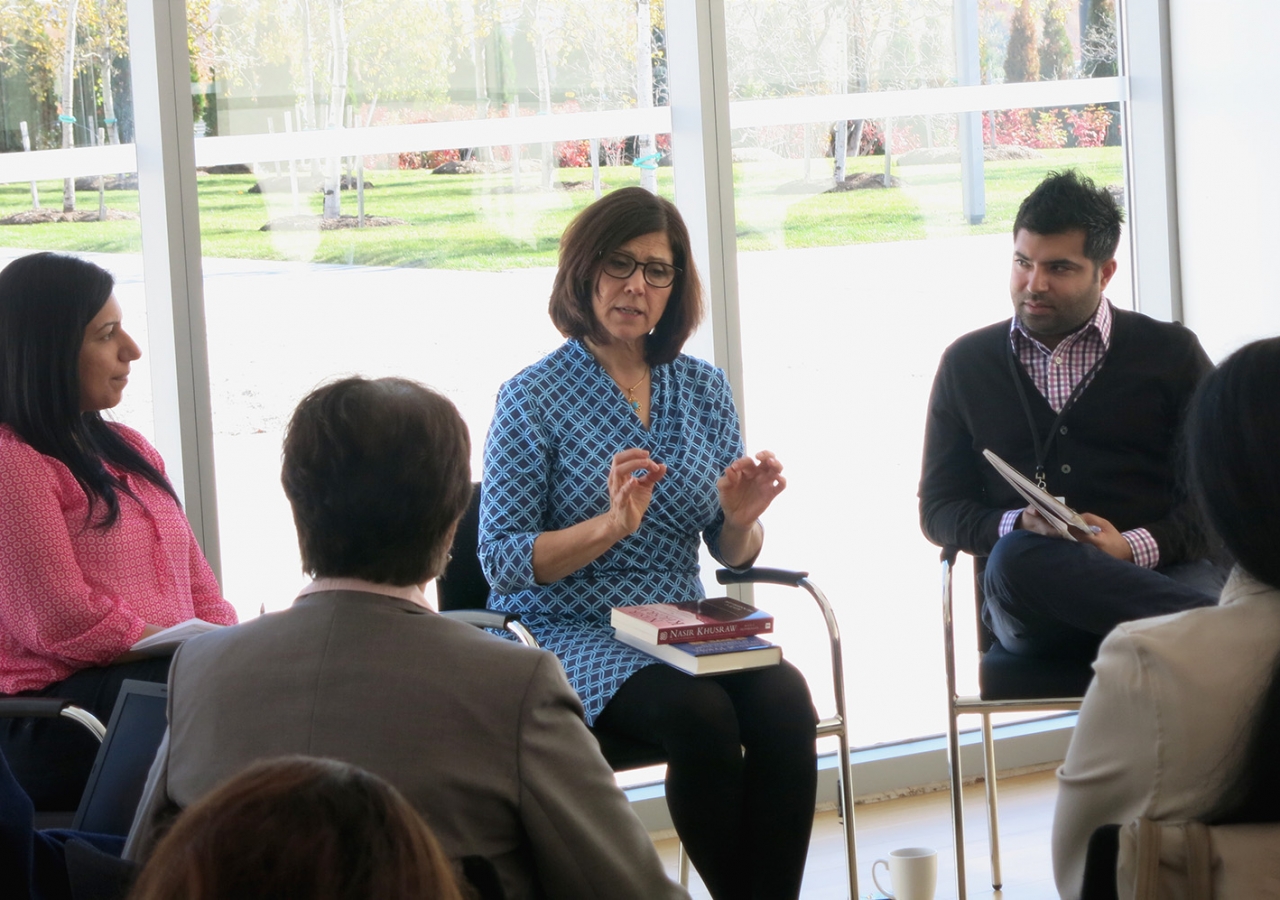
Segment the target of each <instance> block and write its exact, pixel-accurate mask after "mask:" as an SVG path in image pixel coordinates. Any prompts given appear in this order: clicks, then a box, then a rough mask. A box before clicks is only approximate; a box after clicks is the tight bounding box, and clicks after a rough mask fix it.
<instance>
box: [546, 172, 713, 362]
mask: <svg viewBox="0 0 1280 900" xmlns="http://www.w3.org/2000/svg"><path fill="white" fill-rule="evenodd" d="M655 232H662V233H663V234H665V235H666V236H667V240H668V241H669V242H670V244H671V256H672V260H671V261H672V262H673V263H674V264H675V266H676V268H677V269H679V270H680V271H679V272H677V273H676V280H675V283H674V284H672V286H671V297H670V298H669V299H668V300H667V308H666V310H665V311H664V312H663V314H662V318H661V319H660V320H659V321H658V324H657V326H656V327H655V328H654V329H653V332H652V333H650V334H649V335H648V337H647V338H646V339H645V360H646V362H648V363H649V364H650V365H661V364H662V363H669V362H671V361H672V360H673V359H675V358H676V356H677V355H679V353H680V348H681V347H683V346H684V342H685V341H686V340H688V339H689V335H691V334H693V332H694V329H696V328H697V327H698V323H699V322H700V321H702V282H701V280H700V279H699V278H698V272H697V269H696V268H695V267H694V264H693V251H692V249H691V248H690V245H689V230H688V229H687V228H685V225H684V219H682V218H681V217H680V211H679V210H677V209H676V207H675V204H673V203H672V202H671V201H670V200H666V199H664V198H662V197H659V196H657V195H655V194H651V193H649V192H648V191H646V190H645V189H644V188H638V187H635V188H622V189H621V190H617V191H613V192H612V193H609V194H605V195H604V196H603V197H601V198H600V199H599V200H597V201H596V202H595V203H592V204H591V205H590V206H588V207H587V208H586V209H584V210H583V211H582V212H580V213H578V215H577V217H575V218H574V220H573V221H572V222H570V223H569V227H568V228H566V229H565V231H564V235H563V236H562V237H561V238H560V266H559V268H558V269H556V278H555V282H554V283H553V284H552V287H551V303H550V312H551V321H552V322H553V323H555V326H556V328H558V329H559V330H560V333H561V334H563V335H564V336H565V337H571V338H584V337H585V338H591V339H593V340H596V341H602V340H603V339H604V338H605V337H606V336H605V334H604V327H603V326H602V325H601V324H600V321H599V320H598V319H597V318H596V314H595V309H594V308H593V307H592V299H593V298H594V295H595V290H596V280H597V279H598V278H599V277H600V266H601V264H602V262H603V260H604V258H605V257H606V256H607V255H608V254H610V253H612V252H613V251H615V250H617V249H618V248H619V247H621V246H622V245H623V244H625V243H626V242H627V241H630V240H632V239H633V238H638V237H640V236H641V235H645V234H653V233H655Z"/></svg>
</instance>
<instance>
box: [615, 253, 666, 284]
mask: <svg viewBox="0 0 1280 900" xmlns="http://www.w3.org/2000/svg"><path fill="white" fill-rule="evenodd" d="M637 266H639V267H640V269H641V270H642V271H643V272H644V280H645V283H646V284H649V285H650V286H652V287H656V288H664V287H671V285H672V283H673V282H674V281H675V280H676V273H677V272H679V271H680V269H678V268H677V267H675V266H673V265H671V263H664V262H647V263H642V262H640V260H638V259H636V258H635V257H634V256H628V255H627V254H626V253H623V252H622V251H621V250H615V251H614V252H613V253H610V254H609V255H608V256H606V257H605V258H604V266H603V267H602V269H603V271H604V274H606V275H608V276H609V277H610V278H630V277H631V273H632V272H634V271H635V270H636V267H637Z"/></svg>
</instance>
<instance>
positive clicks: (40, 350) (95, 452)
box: [0, 253, 178, 528]
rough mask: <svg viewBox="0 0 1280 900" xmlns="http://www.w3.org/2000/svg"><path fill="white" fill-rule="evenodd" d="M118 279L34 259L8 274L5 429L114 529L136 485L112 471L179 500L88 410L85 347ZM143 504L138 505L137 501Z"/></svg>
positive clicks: (61, 261) (2, 320)
mask: <svg viewBox="0 0 1280 900" xmlns="http://www.w3.org/2000/svg"><path fill="white" fill-rule="evenodd" d="M114 287H115V279H113V278H112V277H111V273H109V272H107V271H106V270H105V269H103V268H101V267H100V266H96V265H94V264H93V263H91V262H88V261H87V260H83V259H78V258H76V257H74V256H63V255H61V254H57V253H32V254H30V255H29V256H23V257H21V258H19V259H15V260H14V261H13V262H11V263H9V265H7V266H5V267H4V269H3V271H0V423H3V424H5V425H8V426H9V427H10V428H12V429H13V430H14V431H15V432H16V433H17V434H18V436H19V437H21V438H22V439H23V440H24V441H26V442H27V443H28V444H30V445H31V446H32V447H33V448H34V449H35V450H37V451H38V452H40V453H43V454H44V455H45V456H51V457H53V458H54V459H56V460H58V462H60V463H62V464H63V465H64V466H66V467H67V468H68V469H70V470H71V474H72V475H73V476H75V479H76V481H77V482H78V483H79V485H80V487H81V488H82V489H83V490H84V492H85V495H86V496H87V497H88V499H89V519H90V521H93V519H94V512H95V508H96V507H97V506H98V504H99V503H101V504H102V506H103V507H105V512H104V513H103V514H102V515H101V516H100V517H98V518H97V520H96V521H94V522H93V525H94V527H96V528H110V527H111V526H112V525H114V524H115V521H116V519H117V518H118V517H119V515H120V499H119V494H120V493H121V492H123V493H125V494H127V495H129V496H131V497H132V496H133V493H132V491H130V490H129V488H128V486H127V485H126V484H125V483H124V482H123V481H121V480H120V479H119V478H117V477H116V476H115V475H112V474H111V473H110V472H109V471H107V467H106V466H107V464H108V463H110V464H111V465H112V466H114V467H115V468H116V469H119V470H122V471H125V472H130V473H133V474H135V475H138V476H140V477H142V478H145V479H146V480H147V481H150V482H151V483H152V484H154V485H156V486H157V487H159V488H160V489H161V490H163V491H165V492H166V493H167V494H169V496H171V497H173V499H174V500H175V501H177V499H178V496H177V494H175V493H174V491H173V487H172V486H171V485H170V484H169V481H168V479H166V478H165V477H164V475H162V474H161V473H160V471H159V470H158V469H156V467H155V466H153V465H152V464H151V463H150V462H148V461H147V460H146V459H145V458H144V457H143V456H142V454H141V453H139V452H138V451H137V450H135V449H134V448H133V446H132V445H130V444H129V443H128V442H127V441H126V440H125V439H124V438H123V437H121V436H120V433H119V432H118V431H117V430H116V429H114V428H112V427H111V426H110V425H109V424H107V422H105V421H104V420H103V418H102V416H101V414H99V413H97V412H81V411H80V347H81V345H82V344H83V343H84V330H85V328H86V327H88V325H89V323H90V322H91V321H93V317H94V316H96V315H97V314H98V312H99V311H100V310H101V309H102V307H103V305H104V304H105V303H106V302H107V299H108V298H109V297H110V296H111V291H112V289H113V288H114ZM135 499H136V498H135Z"/></svg>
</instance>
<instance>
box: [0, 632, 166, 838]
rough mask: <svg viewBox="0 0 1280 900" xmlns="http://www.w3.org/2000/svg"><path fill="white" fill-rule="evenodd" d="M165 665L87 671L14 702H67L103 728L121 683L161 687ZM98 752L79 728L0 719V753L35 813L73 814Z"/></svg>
mask: <svg viewBox="0 0 1280 900" xmlns="http://www.w3.org/2000/svg"><path fill="white" fill-rule="evenodd" d="M170 662H172V658H171V657H168V656H164V657H153V658H150V659H141V660H137V661H135V662H131V663H122V664H120V665H116V666H93V667H90V668H87V669H81V670H80V671H78V672H73V673H72V674H71V675H69V676H68V677H67V678H66V679H65V680H63V681H60V682H57V683H55V684H51V685H49V686H48V687H46V688H42V689H40V690H38V691H24V692H23V693H22V694H21V695H20V696H24V697H60V698H62V699H64V700H70V701H71V702H72V703H74V704H75V705H76V706H79V707H81V708H83V709H87V710H88V711H89V712H91V713H93V714H94V715H95V716H97V717H98V718H99V719H100V720H101V721H102V724H103V725H106V724H107V721H108V720H109V719H110V718H111V711H112V710H113V709H115V705H116V696H117V695H118V694H119V693H120V685H121V683H122V682H123V681H124V680H125V679H126V678H135V679H137V680H138V681H160V682H163V681H166V680H168V677H169V663H170ZM98 746H99V745H98V742H97V741H96V740H94V738H93V736H92V735H91V734H89V732H88V731H87V730H85V728H84V727H83V726H82V725H80V724H78V723H76V722H72V721H70V720H69V719H62V718H59V719H0V750H3V752H4V755H5V756H6V757H7V758H8V760H9V766H10V768H12V769H13V774H14V777H15V778H16V779H17V780H18V783H19V784H20V785H22V787H23V789H24V790H25V791H26V792H27V795H28V796H29V797H30V798H31V801H32V802H33V803H34V804H35V807H36V809H37V810H38V811H51V810H52V811H59V812H63V811H70V810H74V809H75V808H76V806H77V805H78V804H79V802H80V794H81V793H82V792H83V791H84V785H85V782H86V781H88V780H89V771H90V770H91V769H92V768H93V761H94V759H95V758H96V757H97V755H98Z"/></svg>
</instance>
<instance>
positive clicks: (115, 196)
mask: <svg viewBox="0 0 1280 900" xmlns="http://www.w3.org/2000/svg"><path fill="white" fill-rule="evenodd" d="M804 165H805V164H804V162H803V161H802V160H777V161H772V162H753V163H740V164H738V165H736V166H735V167H734V185H735V191H736V198H737V200H736V202H737V209H738V248H739V249H740V250H767V249H781V248H793V247H824V246H839V245H843V244H852V243H869V242H876V241H902V240H920V239H925V238H935V237H960V236H964V235H971V234H989V233H992V232H999V231H1005V230H1007V229H1008V228H1009V227H1010V226H1011V225H1012V223H1013V216H1014V213H1015V212H1016V211H1017V207H1018V203H1019V202H1020V201H1021V200H1022V198H1023V197H1024V196H1026V194H1027V193H1028V192H1029V191H1030V190H1031V189H1032V188H1033V187H1034V186H1035V184H1036V183H1037V182H1038V181H1039V180H1040V179H1041V178H1042V177H1043V176H1044V174H1045V172H1047V171H1049V170H1050V169H1060V168H1071V167H1074V168H1078V169H1079V170H1080V171H1081V172H1082V173H1083V174H1086V175H1089V176H1091V177H1093V178H1094V179H1095V180H1097V181H1099V183H1104V184H1105V183H1118V182H1120V181H1121V180H1122V178H1123V157H1122V154H1121V150H1120V148H1119V147H1104V148H1099V149H1095V150H1056V151H1045V152H1044V158H1043V159H1035V160H1018V161H1010V162H988V163H987V164H986V202H987V217H986V219H985V221H984V222H983V223H982V224H980V225H976V226H971V225H968V224H967V223H966V222H965V221H964V218H963V216H962V214H961V209H960V181H959V166H958V165H955V164H950V165H931V166H901V167H900V166H895V167H894V174H895V175H896V176H897V177H898V178H899V179H901V181H902V186H901V187H898V188H894V189H889V190H860V191H847V192H842V193H820V191H822V189H823V187H824V186H825V185H824V184H823V183H822V182H821V179H823V178H829V177H830V171H831V161H830V160H829V159H815V160H812V161H811V162H810V180H809V181H808V182H806V181H805V178H804ZM883 167H884V159H883V157H861V158H858V159H853V160H850V161H849V170H850V172H872V173H881V172H883ZM602 172H603V174H602V177H603V180H604V182H605V185H606V187H607V188H609V189H612V188H618V187H623V186H626V185H631V184H638V183H639V171H638V170H636V169H633V168H630V167H621V168H606V169H604V170H602ZM555 174H556V177H557V179H559V180H560V181H565V182H567V181H585V182H586V185H585V187H586V189H585V190H553V191H542V190H539V189H537V187H536V185H537V184H538V176H537V175H536V174H532V173H527V174H525V175H524V176H523V182H522V189H521V190H520V191H519V192H515V193H513V192H512V190H511V178H510V175H507V174H502V175H431V174H430V173H428V172H424V171H421V170H418V171H373V170H369V171H366V173H365V179H366V180H367V181H369V182H371V183H372V185H373V187H371V188H370V189H368V190H366V192H365V212H366V214H367V215H376V216H390V217H395V218H399V219H404V220H405V221H407V222H408V223H409V224H408V225H404V226H393V227H387V228H365V229H342V230H337V231H326V232H318V233H317V232H301V233H298V232H280V231H273V232H264V231H260V230H259V229H260V228H261V227H262V225H263V224H265V223H266V222H267V221H268V220H270V219H272V218H276V217H280V216H287V215H291V214H292V213H293V201H292V196H291V194H289V193H288V192H285V193H281V194H269V195H266V196H265V198H264V195H262V194H250V193H248V189H249V188H250V187H252V185H253V184H254V181H255V179H254V178H253V177H252V176H248V175H202V176H201V177H200V182H199V197H200V227H201V240H202V246H203V249H204V253H205V255H206V256H213V257H231V258H241V259H304V260H314V261H316V262H329V263H350V264H357V265H386V266H418V267H438V268H451V269H472V270H484V271H496V270H502V269H511V268H522V267H527V266H550V265H554V264H555V259H556V243H557V241H558V240H559V237H560V233H561V232H562V231H563V230H564V227H565V225H566V224H568V222H569V220H570V219H571V218H572V217H573V215H574V213H576V212H577V211H578V210H580V209H581V208H582V207H584V206H586V205H587V204H588V203H589V202H591V200H592V198H593V195H592V193H591V190H590V179H591V172H590V170H588V169H559V170H557V171H556V173H555ZM672 176H673V170H672V169H659V170H658V189H659V191H660V192H661V193H662V194H664V195H665V196H671V195H672V193H673V180H672ZM61 187H62V186H61V183H60V182H52V181H51V182H41V183H40V196H41V202H42V205H44V206H56V205H58V204H60V203H61V197H62V190H61ZM301 200H302V209H301V211H302V212H304V213H312V214H318V213H319V212H320V208H321V196H320V195H319V194H318V193H315V194H307V195H303V196H302V198H301ZM97 202H98V197H97V193H96V192H92V191H91V192H81V193H80V194H79V195H78V197H77V204H78V207H79V208H80V209H89V210H94V209H97ZM342 203H343V212H344V213H346V214H354V213H355V212H356V198H355V192H354V191H346V192H344V193H343V197H342ZM30 204H31V197H30V189H29V186H28V185H26V184H5V185H0V217H3V216H7V215H9V214H10V213H13V212H17V211H20V210H23V209H28V208H30ZM107 205H108V206H109V207H110V208H112V209H118V210H125V211H130V212H137V211H138V194H137V192H136V191H109V192H107ZM0 247H13V248H30V249H44V250H80V251H97V252H106V253H120V252H134V253H136V252H139V251H140V250H141V235H140V230H139V225H138V222H137V221H114V222H88V223H75V224H72V223H56V224H54V223H51V224H43V225H9V226H0Z"/></svg>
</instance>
